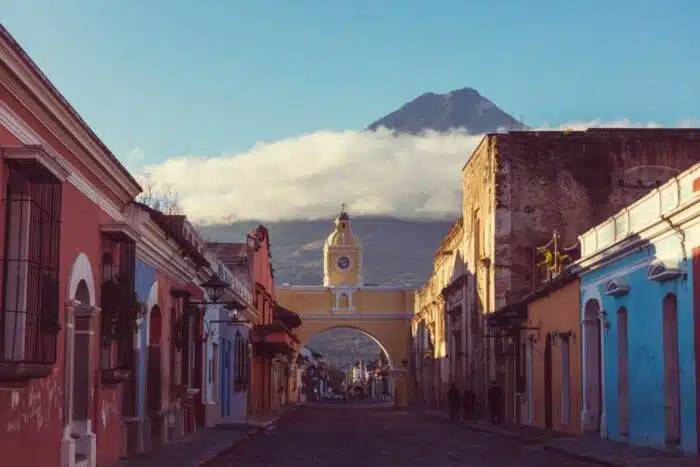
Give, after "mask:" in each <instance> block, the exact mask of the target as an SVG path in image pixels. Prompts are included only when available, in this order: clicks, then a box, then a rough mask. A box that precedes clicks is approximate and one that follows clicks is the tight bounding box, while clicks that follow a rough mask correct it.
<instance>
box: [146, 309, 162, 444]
mask: <svg viewBox="0 0 700 467" xmlns="http://www.w3.org/2000/svg"><path fill="white" fill-rule="evenodd" d="M162 334H163V316H162V314H161V311H160V307H159V306H158V305H154V306H153V307H151V311H150V312H149V313H148V365H147V372H146V375H147V376H146V394H147V405H146V410H147V414H148V419H149V424H150V444H154V443H160V442H162V441H163V438H164V428H165V427H164V426H163V417H162V416H161V414H160V412H161V409H162V404H163V401H162V384H163V382H162V379H163V364H162V360H163V353H162V350H161V340H162Z"/></svg>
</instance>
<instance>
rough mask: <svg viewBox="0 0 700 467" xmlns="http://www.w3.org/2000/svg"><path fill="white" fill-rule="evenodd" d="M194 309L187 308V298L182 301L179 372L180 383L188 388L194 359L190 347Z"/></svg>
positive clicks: (190, 383) (191, 346)
mask: <svg viewBox="0 0 700 467" xmlns="http://www.w3.org/2000/svg"><path fill="white" fill-rule="evenodd" d="M193 311H194V308H193V307H191V306H189V300H188V298H187V297H185V298H183V299H182V318H183V320H182V327H181V329H180V332H181V333H182V360H181V362H182V365H181V367H180V372H181V374H182V377H181V382H182V385H183V386H187V387H190V386H191V385H192V380H193V378H192V361H193V359H194V355H193V353H194V346H193V345H192V337H193V332H192V326H193V324H194V318H195V314H194V312H193Z"/></svg>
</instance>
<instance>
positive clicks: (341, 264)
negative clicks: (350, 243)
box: [335, 256, 350, 270]
mask: <svg viewBox="0 0 700 467" xmlns="http://www.w3.org/2000/svg"><path fill="white" fill-rule="evenodd" d="M335 264H336V265H337V266H338V269H342V270H345V269H347V268H349V267H350V258H348V257H347V256H340V257H338V259H336V260H335Z"/></svg>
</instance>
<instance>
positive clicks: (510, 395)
mask: <svg viewBox="0 0 700 467" xmlns="http://www.w3.org/2000/svg"><path fill="white" fill-rule="evenodd" d="M579 300H580V288H579V281H578V278H577V277H576V276H574V275H572V274H570V273H569V272H563V273H561V274H559V275H557V276H556V277H555V278H554V279H552V280H551V281H549V282H547V283H546V284H545V285H543V286H542V287H540V288H538V289H537V290H535V291H534V292H532V293H531V294H529V295H527V296H525V297H523V298H522V299H521V300H519V301H518V302H515V303H513V304H511V305H509V306H507V307H505V308H503V309H501V310H499V311H498V312H496V313H494V314H493V315H491V316H490V320H489V321H490V322H489V325H490V326H491V327H492V328H493V329H496V330H498V331H499V332H498V333H495V334H494V335H492V336H491V337H493V338H495V340H497V341H498V342H496V343H495V350H496V352H495V354H496V355H495V356H496V372H497V373H496V374H497V378H496V382H497V384H499V385H502V387H503V393H504V403H505V406H504V412H505V419H506V420H507V421H508V422H511V423H519V424H524V425H534V426H537V427H539V428H543V429H551V430H555V431H562V432H567V433H581V404H582V402H581V397H582V396H581V394H582V387H583V386H582V380H581V332H580V329H581V323H580V313H579V308H580V306H579Z"/></svg>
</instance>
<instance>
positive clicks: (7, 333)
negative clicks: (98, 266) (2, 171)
mask: <svg viewBox="0 0 700 467" xmlns="http://www.w3.org/2000/svg"><path fill="white" fill-rule="evenodd" d="M30 176H31V175H30V174H29V173H24V171H19V170H14V169H10V173H9V180H8V184H7V197H6V198H5V214H6V219H5V251H4V257H3V277H2V294H3V297H2V313H0V327H1V328H2V331H1V332H0V339H2V342H1V345H0V361H3V362H13V363H18V364H19V363H28V364H43V365H52V364H53V363H55V362H56V352H57V335H58V331H59V329H60V325H59V302H58V300H59V298H58V295H59V284H58V269H59V252H60V248H59V244H60V221H61V220H60V216H61V198H62V190H61V188H62V186H61V184H60V182H58V181H57V180H47V179H44V180H37V179H33V178H30ZM48 371H50V370H48ZM42 373H43V371H42ZM47 375H48V373H46V374H41V375H38V374H37V375H34V376H31V375H29V376H25V377H24V379H26V378H27V377H29V378H31V377H40V376H47Z"/></svg>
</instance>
